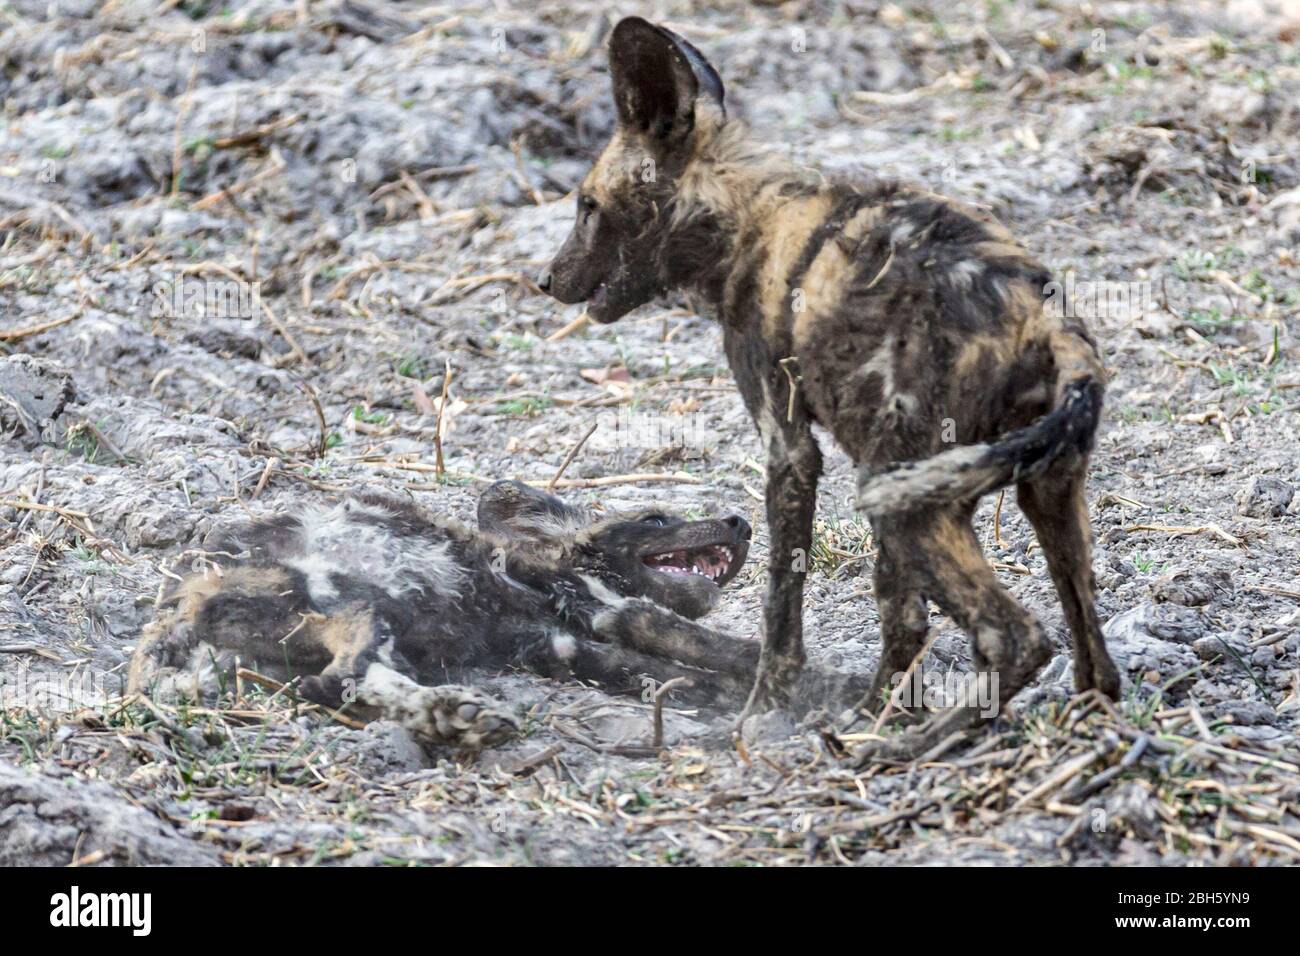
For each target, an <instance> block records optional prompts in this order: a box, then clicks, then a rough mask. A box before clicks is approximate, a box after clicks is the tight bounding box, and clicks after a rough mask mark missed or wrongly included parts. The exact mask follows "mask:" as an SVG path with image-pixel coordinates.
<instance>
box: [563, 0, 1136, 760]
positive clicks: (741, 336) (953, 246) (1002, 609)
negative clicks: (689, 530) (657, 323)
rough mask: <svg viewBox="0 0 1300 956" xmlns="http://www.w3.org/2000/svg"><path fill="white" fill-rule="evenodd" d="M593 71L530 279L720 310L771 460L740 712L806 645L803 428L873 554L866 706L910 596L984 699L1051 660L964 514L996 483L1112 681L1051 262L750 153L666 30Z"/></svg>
mask: <svg viewBox="0 0 1300 956" xmlns="http://www.w3.org/2000/svg"><path fill="white" fill-rule="evenodd" d="M609 62H610V72H611V74H612V77H613V94H614V103H615V108H616V111H617V116H618V125H617V128H616V130H615V133H614V136H613V139H612V140H611V141H610V143H609V145H608V146H607V147H606V148H605V150H604V152H602V153H601V155H600V157H599V159H597V160H596V163H595V165H594V167H593V168H592V169H591V171H590V172H589V173H588V175H587V177H586V178H585V179H584V180H583V182H582V184H581V186H580V188H579V189H578V193H577V207H578V208H577V221H576V223H575V225H574V227H573V232H572V233H571V234H570V236H569V238H568V239H567V241H566V242H565V243H564V246H563V247H562V248H561V249H560V251H559V253H558V254H557V255H556V257H555V260H554V261H553V262H552V264H551V267H550V269H549V270H547V272H546V273H545V274H544V275H543V276H542V277H541V279H540V280H539V283H540V285H541V286H542V288H543V289H544V290H546V291H548V292H549V293H550V294H551V295H553V296H554V297H555V298H557V299H559V300H560V301H561V302H586V303H587V312H588V313H589V314H590V316H591V317H592V318H593V319H595V320H596V321H598V322H613V321H615V320H617V319H618V318H620V317H621V316H623V315H625V314H626V313H627V312H629V311H631V310H632V309H634V308H636V307H637V306H639V305H642V304H643V303H645V302H647V301H649V300H650V299H651V298H653V297H654V296H656V295H657V294H659V293H662V292H665V291H667V290H671V289H684V290H688V291H690V292H692V293H695V294H696V295H698V297H700V298H701V299H703V300H704V301H705V302H706V303H707V304H708V306H709V307H710V308H711V310H712V311H713V312H714V313H715V314H716V315H717V317H718V319H719V321H720V323H721V325H722V334H723V346H724V349H725V351H726V354H727V357H728V359H729V361H730V364H731V369H732V372H733V374H734V375H735V378H736V383H737V385H738V386H739V388H740V392H741V395H742V397H743V398H744V401H745V404H746V406H747V408H748V410H749V412H750V414H751V416H752V417H753V418H754V420H755V422H756V424H757V425H758V429H759V432H760V433H761V436H762V439H763V441H764V443H765V445H766V452H767V469H768V475H767V496H766V497H767V520H768V525H769V529H770V533H771V563H770V568H769V577H768V590H767V597H766V602H765V613H764V630H763V651H762V661H761V664H760V667H759V674H758V679H757V681H756V683H755V686H754V689H753V693H752V695H751V697H750V700H749V704H748V707H747V710H748V711H749V712H756V711H759V710H764V709H768V708H772V707H778V706H781V705H783V704H784V703H785V702H786V701H787V700H788V699H789V693H790V690H791V688H792V687H793V686H794V683H795V678H796V675H797V674H798V673H799V671H800V668H801V667H802V665H803V662H804V650H803V643H802V635H801V620H802V597H803V583H804V571H803V570H802V568H803V565H802V564H801V563H799V562H797V561H796V560H794V558H795V557H796V556H797V555H798V554H799V553H801V552H802V553H804V554H806V553H807V550H808V548H809V546H810V542H811V535H812V524H813V514H814V509H815V503H816V491H817V481H818V477H819V475H820V473H821V469H822V458H821V452H820V450H819V449H818V445H817V442H816V440H815V438H814V435H813V432H812V425H813V424H814V423H817V424H820V425H821V426H823V427H824V428H826V429H827V430H829V431H830V433H831V434H832V435H834V437H835V439H836V441H837V442H838V443H839V444H840V446H841V447H843V448H844V450H845V451H847V452H848V453H849V455H850V456H851V457H852V458H853V460H854V462H855V463H856V464H857V466H858V468H859V476H860V477H859V507H860V508H861V509H863V510H865V511H867V512H868V513H869V515H870V516H871V520H872V525H873V527H874V530H875V536H876V539H877V542H878V544H879V548H880V552H879V557H878V560H877V563H876V569H875V589H876V598H877V601H878V604H879V608H880V619H881V636H882V644H883V652H882V657H881V661H880V666H879V669H878V671H877V674H876V678H875V680H874V682H873V685H872V692H871V694H870V695H869V696H868V699H867V700H865V701H864V704H866V705H874V704H875V703H877V702H878V701H879V699H880V693H881V691H882V690H883V689H884V688H885V687H886V685H887V683H888V682H889V679H890V677H891V675H893V674H895V673H897V672H901V671H904V670H905V669H906V668H907V667H908V665H909V664H910V663H911V661H912V659H913V658H914V656H915V655H916V654H917V652H918V650H919V649H920V648H921V647H922V646H923V643H924V640H925V636H926V629H927V618H928V609H927V600H933V601H934V602H936V603H937V604H938V605H939V607H940V608H942V609H943V610H944V611H945V612H946V613H947V614H949V615H950V616H951V617H952V618H953V619H954V620H955V621H957V622H958V624H960V625H961V626H962V627H963V628H964V629H965V630H966V631H967V633H968V634H969V635H970V636H971V638H972V645H973V657H974V662H975V666H976V670H977V671H978V672H979V673H980V674H981V675H982V677H983V678H988V677H989V676H990V675H994V674H995V675H996V679H997V681H998V683H997V689H998V693H999V697H1000V701H1001V702H1005V701H1006V700H1008V699H1009V698H1010V697H1011V696H1012V695H1014V694H1015V693H1016V691H1017V690H1019V689H1020V688H1021V687H1023V686H1024V685H1025V683H1026V682H1027V681H1029V680H1030V679H1031V678H1032V677H1033V675H1034V674H1035V672H1036V671H1037V670H1038V669H1039V667H1040V666H1041V665H1042V664H1043V663H1044V662H1045V661H1046V660H1047V659H1048V657H1049V656H1050V654H1051V646H1052V645H1051V642H1050V641H1049V640H1048V638H1047V637H1046V635H1045V634H1044V632H1043V629H1042V628H1041V626H1040V625H1039V624H1038V622H1037V621H1036V620H1035V618H1034V616H1033V615H1032V614H1030V613H1029V612H1028V611H1027V610H1026V609H1025V608H1024V607H1022V606H1021V605H1020V604H1019V603H1018V602H1016V601H1015V600H1014V599H1013V598H1012V597H1011V596H1010V595H1009V594H1008V593H1007V592H1006V591H1005V590H1004V589H1003V588H1002V586H1001V585H1000V584H999V582H998V579H997V577H996V575H995V574H994V571H993V569H992V568H991V567H990V566H989V564H988V562H987V561H986V560H985V559H984V556H983V554H982V552H981V549H980V546H979V543H978V541H977V539H976V537H975V534H974V531H973V530H972V527H971V516H972V514H973V511H974V508H975V505H976V503H977V501H978V499H979V498H980V496H982V495H984V494H987V493H988V492H990V491H994V490H996V489H998V488H1001V487H1003V486H1005V485H1007V484H1010V483H1013V482H1014V483H1015V484H1016V487H1017V491H1018V494H1019V501H1020V506H1021V508H1022V509H1023V511H1024V512H1025V514H1026V515H1027V516H1028V518H1029V520H1030V521H1031V523H1032V524H1033V525H1034V528H1035V530H1036V532H1037V534H1038V538H1039V542H1040V544H1041V545H1042V548H1043V552H1044V555H1045V556H1046V559H1047V564H1048V567H1049V569H1050V572H1051V575H1052V579H1053V581H1054V583H1055V585H1056V589H1057V592H1058V593H1059V595H1060V597H1061V600H1062V603H1063V604H1064V608H1065V616H1066V620H1067V621H1068V623H1069V627H1070V632H1071V634H1072V636H1073V640H1074V657H1075V671H1074V673H1075V683H1076V686H1077V687H1078V689H1079V690H1086V689H1088V688H1098V689H1100V690H1101V691H1103V692H1104V693H1106V694H1109V695H1111V696H1114V695H1115V694H1116V693H1117V692H1118V689H1119V676H1118V673H1117V671H1116V669H1115V666H1114V665H1113V664H1112V662H1111V659H1110V657H1109V655H1108V654H1107V652H1106V647H1105V644H1104V643H1103V639H1102V634H1101V628H1100V626H1099V622H1098V619H1097V613H1096V610H1095V606H1094V601H1093V588H1094V585H1093V577H1092V558H1091V534H1090V528H1089V522H1088V514H1087V508H1086V505H1085V502H1084V494H1083V480H1084V473H1085V470H1086V466H1087V460H1088V454H1089V452H1090V450H1091V446H1092V441H1093V434H1094V432H1095V430H1096V428H1097V422H1098V416H1099V413H1100V410H1101V402H1102V391H1103V371H1102V367H1101V364H1100V360H1099V358H1098V355H1097V351H1096V348H1095V347H1094V345H1093V342H1092V340H1091V339H1090V337H1089V335H1088V333H1087V331H1086V330H1085V329H1084V327H1083V325H1082V324H1081V323H1079V322H1077V321H1074V320H1068V319H1067V320H1061V319H1059V318H1055V317H1053V316H1052V315H1050V314H1048V312H1047V311H1045V309H1044V292H1045V286H1046V284H1047V283H1048V282H1049V281H1050V275H1049V273H1048V272H1047V270H1046V269H1044V268H1043V266H1041V265H1040V264H1039V263H1038V262H1036V261H1035V260H1034V259H1033V258H1032V257H1031V256H1030V255H1029V254H1028V253H1027V252H1026V251H1025V250H1024V249H1023V248H1022V247H1021V246H1020V245H1018V244H1017V243H1016V241H1015V240H1014V239H1013V238H1012V236H1011V234H1010V233H1008V232H1007V230H1006V229H1004V228H1003V227H1002V226H1001V225H999V224H998V223H997V222H995V221H994V220H993V219H992V218H991V217H989V216H987V215H985V214H983V213H981V212H978V211H976V210H974V209H972V208H970V207H967V206H964V205H962V204H960V203H957V202H954V201H952V200H949V199H945V198H943V197H941V196H937V195H934V194H933V193H929V192H925V191H922V190H919V189H913V188H908V187H904V186H901V185H898V184H894V183H887V182H872V183H861V184H851V183H840V182H832V181H827V180H826V179H825V178H823V177H821V176H819V175H817V174H816V173H811V172H809V171H807V170H805V169H802V168H797V167H795V166H794V165H792V164H790V163H788V162H785V161H782V160H780V159H776V158H773V157H772V156H771V155H770V154H767V153H765V152H764V151H762V150H760V148H759V147H758V146H756V145H755V144H754V143H753V142H752V141H751V140H750V139H749V138H748V137H747V134H746V131H745V129H744V127H743V126H742V125H741V124H739V123H737V122H735V121H733V120H729V119H728V117H727V112H726V106H725V102H724V91H723V84H722V80H721V79H720V78H719V76H718V74H717V72H716V71H715V70H714V69H713V67H712V66H710V65H709V63H708V62H707V61H706V60H705V59H704V57H703V56H702V55H701V54H700V52H699V51H698V50H697V49H695V47H694V46H692V45H691V44H690V43H688V42H687V41H686V40H684V39H682V38H681V37H679V36H677V35H676V34H674V33H672V32H670V31H668V30H666V29H663V28H661V27H657V26H655V25H653V24H650V23H647V22H646V21H645V20H642V19H640V18H636V17H632V18H629V19H625V20H623V21H621V22H620V23H619V24H618V25H617V26H616V27H615V28H614V31H613V35H612V37H611V39H610V44H609ZM1065 311H1066V314H1068V309H1067V310H1065ZM954 443H955V444H954ZM975 719H976V711H975V709H974V708H973V707H957V708H954V709H953V710H952V711H949V712H946V713H944V714H943V715H941V716H940V717H938V718H936V719H935V720H934V721H932V722H931V723H930V724H929V725H927V726H926V727H925V728H921V729H918V730H916V731H913V732H910V733H909V734H907V735H904V736H902V737H900V738H897V739H896V740H895V741H894V742H893V744H891V746H890V747H889V748H888V749H889V751H890V753H891V754H892V755H895V756H900V757H905V756H908V755H915V754H916V753H918V752H920V751H924V750H926V749H928V748H929V747H930V746H931V745H932V744H933V743H934V742H935V741H937V740H939V739H942V738H943V737H945V736H946V735H948V734H949V733H952V732H953V731H955V730H958V729H961V728H963V727H965V726H967V725H969V724H970V723H972V722H973V721H974V720H975Z"/></svg>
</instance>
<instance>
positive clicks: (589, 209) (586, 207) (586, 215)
mask: <svg viewBox="0 0 1300 956" xmlns="http://www.w3.org/2000/svg"><path fill="white" fill-rule="evenodd" d="M596 208H597V206H596V200H594V199H592V198H591V197H590V196H579V197H578V210H579V215H581V216H582V221H583V222H586V221H587V220H588V219H590V218H591V215H592V213H594V212H595V211H596Z"/></svg>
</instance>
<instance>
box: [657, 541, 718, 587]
mask: <svg viewBox="0 0 1300 956" xmlns="http://www.w3.org/2000/svg"><path fill="white" fill-rule="evenodd" d="M642 561H643V562H644V563H645V565H646V566H647V567H649V568H653V569H654V570H655V571H659V572H660V573H662V574H695V575H699V576H701V577H704V578H707V579H708V580H710V581H712V582H713V583H714V584H721V583H722V582H723V581H725V580H729V579H730V575H731V570H732V566H733V565H734V564H735V562H736V551H735V549H734V548H732V547H731V546H730V545H725V544H706V545H704V546H703V547H699V548H681V549H679V550H677V551H663V552H660V553H658V554H648V555H646V556H645V557H644V558H642Z"/></svg>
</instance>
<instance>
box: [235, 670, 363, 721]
mask: <svg viewBox="0 0 1300 956" xmlns="http://www.w3.org/2000/svg"><path fill="white" fill-rule="evenodd" d="M235 675H236V676H237V677H241V678H243V679H244V680H246V681H249V682H251V683H253V684H256V685H257V686H258V687H264V688H266V689H267V690H270V691H274V692H275V693H277V694H279V693H280V692H281V691H285V690H290V689H291V688H292V687H293V685H292V684H282V683H280V682H279V681H278V680H276V679H275V678H272V677H267V676H266V675H265V674H259V673H258V672H257V671H250V670H249V669H248V668H246V667H241V668H239V669H238V670H236V671H235ZM312 706H314V707H319V708H320V709H321V710H323V711H325V713H327V714H329V715H330V717H332V718H333V719H334V720H337V721H338V722H339V723H340V724H345V725H346V726H348V727H352V728H354V729H356V730H364V729H365V727H366V725H365V723H364V722H362V721H360V720H356V719H354V718H352V717H349V716H348V715H347V714H344V713H342V712H340V711H337V710H334V709H332V708H330V707H326V706H325V705H323V704H312Z"/></svg>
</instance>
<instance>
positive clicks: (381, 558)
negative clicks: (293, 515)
mask: <svg viewBox="0 0 1300 956" xmlns="http://www.w3.org/2000/svg"><path fill="white" fill-rule="evenodd" d="M358 514H364V515H367V516H369V517H373V518H377V519H379V520H380V521H381V522H382V521H383V520H385V519H391V518H392V516H393V515H392V513H391V512H389V511H387V510H386V509H384V508H380V507H377V506H375V505H368V504H363V503H361V502H356V501H344V502H341V503H339V504H334V505H309V506H307V507H306V508H304V509H303V510H302V511H301V512H300V513H299V515H298V518H299V521H300V522H301V526H302V530H301V532H300V538H299V548H300V553H299V554H297V555H294V556H290V557H286V558H285V561H284V563H285V564H286V565H287V566H289V567H291V568H293V569H294V570H296V571H299V572H301V573H302V574H303V575H304V576H305V577H306V578H307V587H308V590H309V591H310V592H311V596H312V597H313V598H331V597H334V596H336V595H337V593H338V592H337V589H336V588H335V587H334V586H333V584H332V583H331V582H330V576H331V575H335V574H337V575H340V576H343V577H350V578H354V579H357V580H361V581H365V582H367V583H369V584H373V585H376V586H378V587H380V588H383V589H384V590H385V591H386V592H388V594H389V595H390V596H391V597H394V598H398V597H401V596H402V595H404V594H407V593H409V592H411V591H421V592H426V593H427V592H430V591H431V592H433V593H435V594H438V595H440V596H441V597H444V598H450V599H454V598H457V597H459V596H460V590H461V585H462V579H463V577H464V574H465V571H464V568H463V567H461V565H460V563H459V562H458V561H457V560H456V559H455V558H454V557H453V556H452V553H451V543H450V542H448V541H437V540H433V539H431V538H427V537H418V538H412V537H399V536H397V535H395V534H393V533H391V532H390V531H389V530H388V528H387V527H386V526H385V525H384V524H382V523H379V524H376V523H372V522H370V521H357V520H356V515H358Z"/></svg>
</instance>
